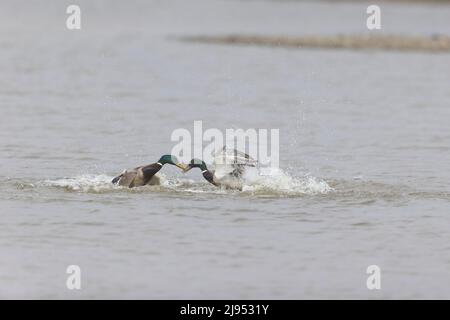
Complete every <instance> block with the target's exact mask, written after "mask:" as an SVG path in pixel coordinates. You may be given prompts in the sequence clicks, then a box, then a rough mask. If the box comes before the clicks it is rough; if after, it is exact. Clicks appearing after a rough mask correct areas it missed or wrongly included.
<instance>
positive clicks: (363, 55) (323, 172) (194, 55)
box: [0, 0, 450, 299]
mask: <svg viewBox="0 0 450 320" xmlns="http://www.w3.org/2000/svg"><path fill="white" fill-rule="evenodd" d="M77 3H78V4H79V5H80V7H81V10H82V28H81V30H68V29H67V28H66V25H65V22H66V19H67V16H68V15H67V14H66V12H65V10H66V7H67V5H68V4H66V3H64V2H60V1H43V2H39V3H37V2H36V3H29V2H27V1H9V0H7V1H2V2H1V3H0V110H1V117H0V259H1V260H0V298H4V299H5V298H8V299H9V298H26V299H30V298H38V299H53V298H65V299H81V298H94V299H98V298H106V299H110V298H119V299H131V298H139V299H147V298H148V299H164V298H174V299H178V298H202V299H206V298H210V299H217V298H228V299H229V298H241V299H312V298H319V299H329V298H334V299H346V298H353V299H380V298H388V299H393V298H406V299H419V298H420V299H429V298H443V299H448V298H450V241H449V240H450V232H449V227H450V187H449V183H448V182H449V180H450V125H449V124H450V108H449V107H450V55H449V54H445V53H440V54H432V53H415V52H408V53H404V52H387V51H367V50H362V51H348V50H320V49H306V48H304V49H285V48H268V47H257V46H232V45H230V46H227V45H211V44H199V43H187V42H182V41H178V37H180V36H183V35H208V34H211V35H220V34H262V35H265V34H275V35H304V34H313V35H325V34H339V33H342V34H348V33H365V32H368V31H367V29H366V26H365V19H366V14H365V9H366V8H367V5H368V4H370V3H364V2H319V1H311V2H308V1H281V2H278V1H219V0H214V1H211V0H208V1H206V0H202V1H189V2H188V1H181V0H178V1H175V0H170V1H126V2H119V1H95V2H90V1H77ZM449 17H450V6H449V5H445V4H426V3H425V4H421V3H415V4H410V5H405V4H404V3H401V4H400V3H391V2H383V4H382V24H383V27H382V30H380V31H379V32H380V33H383V34H384V33H385V34H407V35H430V34H446V35H449V34H450V19H449ZM195 120H202V121H203V126H204V128H205V129H207V128H219V129H221V130H225V129H226V128H243V129H248V128H267V129H270V128H278V129H280V168H281V169H282V174H280V175H277V176H274V177H273V179H271V178H269V179H267V180H266V181H265V184H263V185H262V186H259V187H258V188H256V189H252V188H250V189H247V190H244V191H243V192H238V191H224V190H217V189H216V188H214V186H212V185H208V184H207V182H206V181H204V180H203V179H202V177H201V175H200V172H198V171H197V172H195V171H194V170H192V171H191V172H189V173H188V174H182V173H181V172H180V171H179V170H177V169H176V168H174V167H169V166H166V167H164V169H163V174H164V177H165V179H166V183H165V184H163V185H162V186H146V187H142V188H136V189H130V190H128V189H125V188H117V187H113V186H111V185H110V184H109V180H110V179H111V178H112V177H113V176H114V175H115V174H117V173H120V172H121V171H122V170H123V169H124V168H128V167H134V166H137V165H142V164H146V163H151V162H155V161H156V160H158V158H159V156H161V155H162V154H166V153H168V152H170V150H171V148H172V147H173V146H174V142H172V141H171V139H170V137H171V133H172V132H173V130H175V129H177V128H186V129H188V130H193V123H194V121H195ZM69 265H78V266H80V268H81V286H82V287H81V290H68V289H67V287H66V280H67V277H68V276H69V275H68V274H67V273H66V268H67V266H69ZM369 265H378V266H379V267H380V270H381V289H380V290H368V288H367V287H366V280H367V277H368V276H369V275H368V274H367V273H366V269H367V267H368V266H369Z"/></svg>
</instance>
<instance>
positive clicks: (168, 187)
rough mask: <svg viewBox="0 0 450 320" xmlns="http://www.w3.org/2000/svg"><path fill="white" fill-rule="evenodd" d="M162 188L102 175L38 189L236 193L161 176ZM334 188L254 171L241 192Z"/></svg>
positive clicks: (275, 172) (323, 191)
mask: <svg viewBox="0 0 450 320" xmlns="http://www.w3.org/2000/svg"><path fill="white" fill-rule="evenodd" d="M159 175H160V177H161V181H162V184H161V186H145V187H139V188H133V189H129V188H125V187H119V186H116V185H113V184H112V183H111V180H112V178H113V177H112V176H108V175H105V174H99V175H96V174H83V175H79V176H76V177H69V178H59V179H55V180H44V181H41V182H39V183H38V184H37V185H38V186H43V187H56V188H63V189H66V190H67V191H75V192H86V193H107V192H115V191H131V190H133V191H142V190H148V191H149V192H151V191H160V192H161V191H165V192H190V193H217V194H224V193H225V194H227V193H236V192H239V191H230V190H224V189H221V188H217V187H214V186H212V185H210V184H209V183H208V182H206V181H203V180H200V181H198V180H192V179H187V178H184V177H182V178H170V179H169V178H167V177H165V176H164V175H162V174H159ZM332 190H333V189H332V188H331V187H330V186H329V185H328V183H327V182H325V181H324V180H321V179H318V178H315V177H312V176H304V177H301V178H300V177H292V176H291V175H289V174H288V173H286V172H284V171H283V170H281V169H271V170H269V171H266V172H264V173H260V172H258V171H257V170H249V171H248V172H247V173H246V174H245V176H244V182H243V190H242V192H243V193H245V194H258V195H261V194H262V195H265V194H266V195H278V196H280V195H281V196H282V195H290V196H292V195H315V194H326V193H328V192H330V191H332Z"/></svg>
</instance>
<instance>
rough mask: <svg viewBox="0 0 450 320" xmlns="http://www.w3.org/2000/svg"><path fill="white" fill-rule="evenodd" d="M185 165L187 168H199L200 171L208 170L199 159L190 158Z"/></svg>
mask: <svg viewBox="0 0 450 320" xmlns="http://www.w3.org/2000/svg"><path fill="white" fill-rule="evenodd" d="M187 166H188V169H187V170H191V169H192V168H200V170H202V171H204V170H208V167H207V166H206V163H205V162H204V161H202V160H200V159H192V160H191V162H189V164H188V165H187ZM187 170H186V171H187Z"/></svg>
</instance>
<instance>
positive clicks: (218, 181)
mask: <svg viewBox="0 0 450 320" xmlns="http://www.w3.org/2000/svg"><path fill="white" fill-rule="evenodd" d="M192 168H199V169H200V170H201V171H202V175H203V178H205V180H206V181H208V182H209V183H211V184H213V185H215V186H216V187H222V188H225V189H235V190H241V191H242V185H243V181H242V175H243V173H244V167H243V166H242V165H238V166H235V168H234V170H233V171H231V172H229V173H226V174H225V175H223V176H221V177H219V176H217V175H216V172H215V171H214V170H209V169H208V167H207V166H206V163H205V162H204V161H202V160H200V159H192V160H191V162H190V163H189V164H188V165H187V168H186V169H184V170H183V171H184V172H188V171H189V170H191V169H192Z"/></svg>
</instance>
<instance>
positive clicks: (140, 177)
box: [111, 154, 187, 188]
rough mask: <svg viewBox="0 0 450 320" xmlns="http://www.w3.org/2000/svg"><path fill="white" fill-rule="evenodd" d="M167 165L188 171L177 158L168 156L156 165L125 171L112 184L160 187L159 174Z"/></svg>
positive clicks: (160, 159)
mask: <svg viewBox="0 0 450 320" xmlns="http://www.w3.org/2000/svg"><path fill="white" fill-rule="evenodd" d="M165 164H171V165H174V166H177V167H178V168H180V169H182V170H183V171H184V170H186V169H187V167H186V166H185V165H184V164H182V163H180V162H179V161H178V159H177V157H175V156H172V155H170V154H166V155H163V156H162V157H161V158H159V160H158V161H157V162H155V163H152V164H148V165H145V166H140V167H136V168H134V169H128V170H124V171H123V172H122V173H121V174H120V175H118V176H117V177H115V178H114V179H113V180H112V181H111V182H112V183H113V184H117V185H119V186H124V187H129V188H133V187H140V186H145V185H159V184H160V183H161V180H160V177H159V175H157V173H158V171H159V170H161V168H162V167H163V166H164V165H165Z"/></svg>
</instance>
